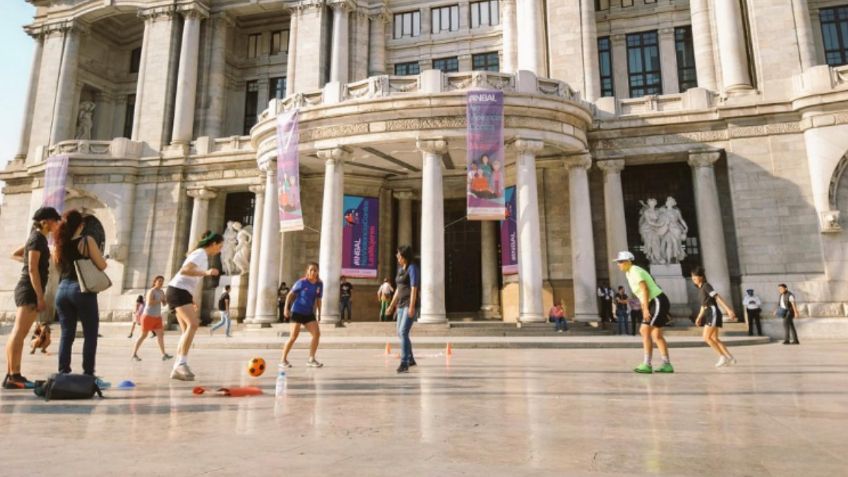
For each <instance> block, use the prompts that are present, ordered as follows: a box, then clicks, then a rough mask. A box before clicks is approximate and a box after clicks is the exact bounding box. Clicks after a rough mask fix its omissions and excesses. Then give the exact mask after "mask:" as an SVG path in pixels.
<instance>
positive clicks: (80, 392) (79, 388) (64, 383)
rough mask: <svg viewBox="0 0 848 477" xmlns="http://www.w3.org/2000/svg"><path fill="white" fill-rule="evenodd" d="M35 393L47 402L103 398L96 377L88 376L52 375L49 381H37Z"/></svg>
mask: <svg viewBox="0 0 848 477" xmlns="http://www.w3.org/2000/svg"><path fill="white" fill-rule="evenodd" d="M33 392H34V393H35V395H36V396H39V397H43V398H44V400H45V401H49V400H51V399H91V398H93V397H94V395H95V394H97V395H98V396H100V397H103V393H102V392H101V390H100V388H99V387H98V386H97V383H96V382H95V380H94V376H90V375H88V374H69V373H56V374H51V375H50V377H49V378H47V381H36V382H35V389H33Z"/></svg>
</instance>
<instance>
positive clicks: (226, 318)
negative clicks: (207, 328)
mask: <svg viewBox="0 0 848 477" xmlns="http://www.w3.org/2000/svg"><path fill="white" fill-rule="evenodd" d="M225 324H226V325H227V336H230V313H229V312H226V311H222V312H221V321H219V322H217V323H215V326H213V327H212V331H215V330H217V329H218V328H220V327H222V326H224V325H225Z"/></svg>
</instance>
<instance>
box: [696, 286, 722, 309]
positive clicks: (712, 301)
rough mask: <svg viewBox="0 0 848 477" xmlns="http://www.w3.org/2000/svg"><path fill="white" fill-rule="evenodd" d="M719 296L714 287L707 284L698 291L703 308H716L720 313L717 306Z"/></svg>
mask: <svg viewBox="0 0 848 477" xmlns="http://www.w3.org/2000/svg"><path fill="white" fill-rule="evenodd" d="M717 295H718V292H717V291H715V290H714V289H713V286H712V285H710V284H709V283H707V282H704V284H703V285H701V288H700V289H698V301H700V302H701V306H704V307H707V308H715V310H716V311H719V310H718V306H716V296H717Z"/></svg>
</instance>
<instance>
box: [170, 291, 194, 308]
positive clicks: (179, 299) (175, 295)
mask: <svg viewBox="0 0 848 477" xmlns="http://www.w3.org/2000/svg"><path fill="white" fill-rule="evenodd" d="M165 300H167V302H168V306H170V307H171V309H172V310H176V309H177V308H179V307H181V306H185V305H191V304H192V303H194V297H192V296H191V293H189V292H188V291H187V290H183V289H182V288H176V287H168V288H167V289H166V290H165Z"/></svg>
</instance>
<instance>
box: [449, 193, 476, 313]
mask: <svg viewBox="0 0 848 477" xmlns="http://www.w3.org/2000/svg"><path fill="white" fill-rule="evenodd" d="M465 217H466V203H465V198H462V199H448V200H445V310H446V311H447V313H449V314H450V313H475V314H476V313H477V312H479V311H480V305H481V304H482V282H481V277H480V271H481V269H480V266H481V264H480V222H476V221H469V220H468V219H466V218H465ZM475 316H476V315H475Z"/></svg>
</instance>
